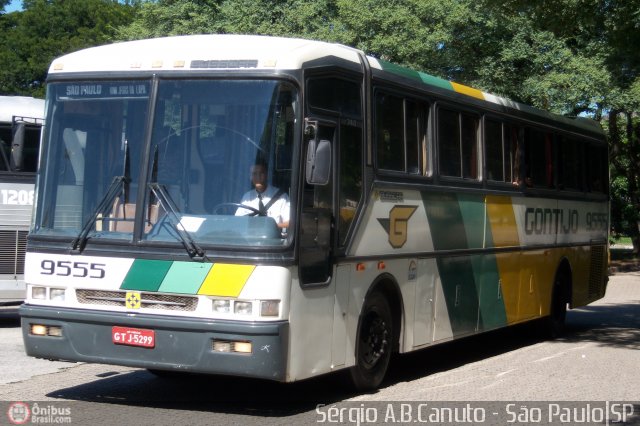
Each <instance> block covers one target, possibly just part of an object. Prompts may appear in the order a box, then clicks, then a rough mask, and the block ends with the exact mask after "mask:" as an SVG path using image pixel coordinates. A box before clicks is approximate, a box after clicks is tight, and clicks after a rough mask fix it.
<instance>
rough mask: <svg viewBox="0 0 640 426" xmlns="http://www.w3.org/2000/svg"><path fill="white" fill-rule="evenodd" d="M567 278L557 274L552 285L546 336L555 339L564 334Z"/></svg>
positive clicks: (567, 298) (567, 300)
mask: <svg viewBox="0 0 640 426" xmlns="http://www.w3.org/2000/svg"><path fill="white" fill-rule="evenodd" d="M567 285H568V283H567V278H566V277H565V275H564V274H562V273H559V274H558V276H557V277H556V280H555V282H554V284H553V295H552V296H551V308H550V310H549V317H548V318H547V319H546V326H545V328H546V330H545V332H546V334H547V335H548V337H550V338H552V339H555V338H557V337H561V336H562V335H563V334H564V332H565V328H566V327H565V321H566V318H567V304H568V303H569V295H568V291H567Z"/></svg>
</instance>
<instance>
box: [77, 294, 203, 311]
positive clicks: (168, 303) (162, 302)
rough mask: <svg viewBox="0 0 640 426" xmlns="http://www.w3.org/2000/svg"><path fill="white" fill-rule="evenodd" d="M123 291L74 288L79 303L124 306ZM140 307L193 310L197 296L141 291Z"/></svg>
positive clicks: (196, 302) (124, 295)
mask: <svg viewBox="0 0 640 426" xmlns="http://www.w3.org/2000/svg"><path fill="white" fill-rule="evenodd" d="M126 294H127V293H126V292H125V291H105V290H76V297H77V298H78V302H79V303H83V304H89V305H106V306H120V307H125V297H126ZM141 297H142V301H141V303H140V307H141V308H147V309H163V310H168V311H195V310H196V307H197V305H198V298H197V297H189V296H179V295H175V294H161V293H141Z"/></svg>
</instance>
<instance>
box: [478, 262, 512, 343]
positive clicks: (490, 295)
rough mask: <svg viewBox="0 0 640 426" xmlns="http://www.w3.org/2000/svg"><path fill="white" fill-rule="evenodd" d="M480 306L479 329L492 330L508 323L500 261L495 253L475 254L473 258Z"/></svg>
mask: <svg viewBox="0 0 640 426" xmlns="http://www.w3.org/2000/svg"><path fill="white" fill-rule="evenodd" d="M472 264H473V272H474V276H475V282H476V283H477V286H478V288H477V291H478V304H479V308H480V315H479V323H478V329H479V330H480V331H482V330H491V329H494V328H497V327H502V326H505V325H507V312H506V309H505V307H504V299H503V297H502V289H501V287H500V273H499V272H498V263H497V261H496V257H495V255H493V254H485V255H478V256H474V257H473V260H472Z"/></svg>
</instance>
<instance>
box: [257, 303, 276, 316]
mask: <svg viewBox="0 0 640 426" xmlns="http://www.w3.org/2000/svg"><path fill="white" fill-rule="evenodd" d="M278 315H280V301H279V300H263V301H262V302H261V303H260V316H261V317H277V316H278Z"/></svg>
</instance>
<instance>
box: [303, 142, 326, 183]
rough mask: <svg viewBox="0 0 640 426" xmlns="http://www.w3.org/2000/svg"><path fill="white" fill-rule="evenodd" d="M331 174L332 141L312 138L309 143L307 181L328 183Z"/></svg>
mask: <svg viewBox="0 0 640 426" xmlns="http://www.w3.org/2000/svg"><path fill="white" fill-rule="evenodd" d="M330 174H331V142H329V141H328V140H325V139H322V140H320V141H317V140H316V139H311V140H310V141H309V144H308V145H307V167H306V178H307V183H309V184H311V185H326V184H327V183H328V182H329V176H330Z"/></svg>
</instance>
